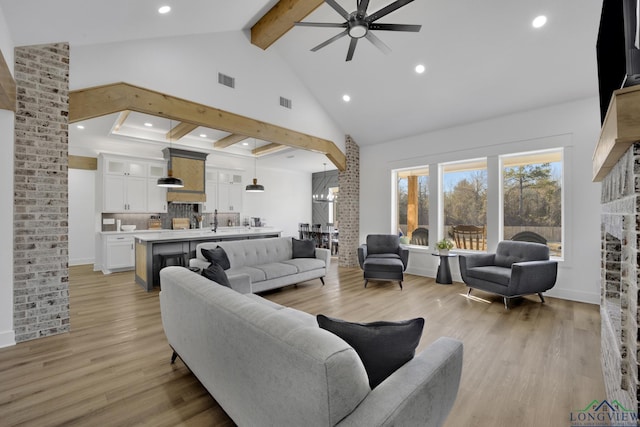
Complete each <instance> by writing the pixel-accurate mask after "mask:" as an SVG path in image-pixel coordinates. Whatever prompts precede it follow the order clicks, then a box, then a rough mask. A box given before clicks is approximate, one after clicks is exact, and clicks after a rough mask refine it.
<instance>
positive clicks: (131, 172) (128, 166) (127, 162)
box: [104, 158, 147, 178]
mask: <svg viewBox="0 0 640 427" xmlns="http://www.w3.org/2000/svg"><path fill="white" fill-rule="evenodd" d="M104 172H105V173H107V174H110V175H124V176H138V177H145V178H146V176H147V164H146V163H145V162H142V161H137V160H133V159H120V158H105V171H104Z"/></svg>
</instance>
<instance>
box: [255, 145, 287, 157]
mask: <svg viewBox="0 0 640 427" xmlns="http://www.w3.org/2000/svg"><path fill="white" fill-rule="evenodd" d="M287 148H289V147H287V146H286V145H282V144H276V143H275V142H272V143H270V144H267V145H263V146H262V147H258V148H254V149H253V150H251V154H253V155H254V156H264V155H265V154H269V153H275V152H278V151H282V150H285V149H287Z"/></svg>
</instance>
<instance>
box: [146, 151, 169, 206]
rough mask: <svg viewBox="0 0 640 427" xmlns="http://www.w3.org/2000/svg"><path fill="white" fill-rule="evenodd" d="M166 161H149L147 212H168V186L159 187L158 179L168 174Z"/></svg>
mask: <svg viewBox="0 0 640 427" xmlns="http://www.w3.org/2000/svg"><path fill="white" fill-rule="evenodd" d="M166 169H167V168H166V163H149V169H148V176H149V178H148V181H147V212H153V213H166V212H167V188H166V187H158V179H159V178H162V177H165V176H167V175H166Z"/></svg>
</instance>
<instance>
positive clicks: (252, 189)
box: [244, 138, 264, 193]
mask: <svg viewBox="0 0 640 427" xmlns="http://www.w3.org/2000/svg"><path fill="white" fill-rule="evenodd" d="M253 149H254V151H255V149H256V139H255V138H254V139H253ZM257 169H258V157H257V156H256V155H255V154H254V155H253V176H254V177H255V176H256V175H257ZM244 190H245V191H246V192H247V193H263V192H264V185H260V184H258V178H253V184H249V185H247V186H246V188H245V189H244Z"/></svg>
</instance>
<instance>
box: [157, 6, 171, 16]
mask: <svg viewBox="0 0 640 427" xmlns="http://www.w3.org/2000/svg"><path fill="white" fill-rule="evenodd" d="M169 12H171V6H161V7H160V9H158V13H160V14H162V15H164V14H165V13H169Z"/></svg>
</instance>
